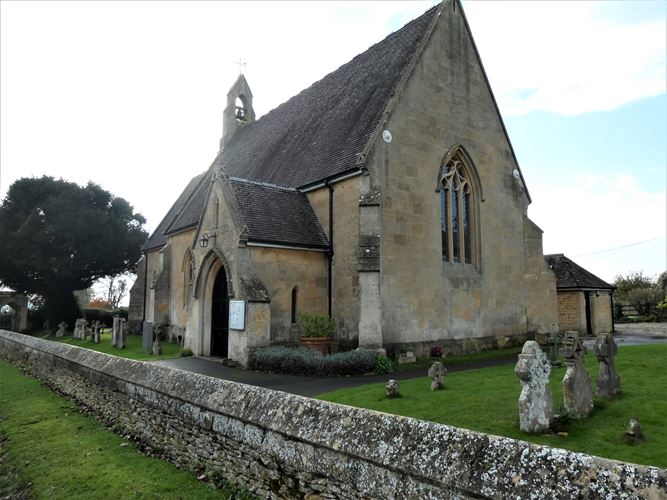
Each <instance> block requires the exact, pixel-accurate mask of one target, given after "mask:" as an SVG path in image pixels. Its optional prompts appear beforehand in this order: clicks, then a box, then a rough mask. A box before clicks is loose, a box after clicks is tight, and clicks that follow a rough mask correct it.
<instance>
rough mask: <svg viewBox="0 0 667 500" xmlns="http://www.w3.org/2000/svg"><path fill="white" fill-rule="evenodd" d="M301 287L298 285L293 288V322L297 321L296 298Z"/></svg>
mask: <svg viewBox="0 0 667 500" xmlns="http://www.w3.org/2000/svg"><path fill="white" fill-rule="evenodd" d="M298 293H299V289H298V288H297V287H294V288H292V324H294V323H296V313H297V311H296V300H297V295H298Z"/></svg>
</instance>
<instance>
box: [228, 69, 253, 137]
mask: <svg viewBox="0 0 667 500" xmlns="http://www.w3.org/2000/svg"><path fill="white" fill-rule="evenodd" d="M254 121H255V110H254V109H252V92H251V91H250V86H249V85H248V82H247V81H246V79H245V76H243V75H239V77H238V78H237V79H236V82H234V85H232V87H231V88H230V89H229V92H227V106H226V107H225V110H224V111H223V112H222V139H220V148H222V147H223V146H224V145H225V144H227V143H228V142H229V140H230V139H231V138H232V136H233V135H234V133H235V132H236V131H237V130H238V129H240V128H241V127H243V126H245V125H247V124H249V123H252V122H254Z"/></svg>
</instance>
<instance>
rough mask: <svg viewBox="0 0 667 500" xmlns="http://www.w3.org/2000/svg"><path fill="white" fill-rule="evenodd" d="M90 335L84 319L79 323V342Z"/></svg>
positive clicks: (86, 321)
mask: <svg viewBox="0 0 667 500" xmlns="http://www.w3.org/2000/svg"><path fill="white" fill-rule="evenodd" d="M89 334H90V328H89V327H88V320H86V319H84V320H82V321H81V340H86V339H87V338H88V335H89Z"/></svg>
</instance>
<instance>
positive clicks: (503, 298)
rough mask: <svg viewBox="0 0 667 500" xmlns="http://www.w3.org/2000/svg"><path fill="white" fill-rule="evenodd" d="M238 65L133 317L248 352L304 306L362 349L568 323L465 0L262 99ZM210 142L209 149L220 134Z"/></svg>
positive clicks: (290, 335) (238, 353) (136, 292)
mask: <svg viewBox="0 0 667 500" xmlns="http://www.w3.org/2000/svg"><path fill="white" fill-rule="evenodd" d="M252 99H253V96H252V92H251V91H250V87H249V85H248V82H247V81H246V79H245V77H243V76H242V75H241V76H240V77H239V78H238V80H237V81H236V83H235V84H234V85H233V86H232V88H231V89H230V91H229V92H228V94H227V107H226V108H225V110H224V111H223V135H222V139H221V141H220V148H219V150H216V152H217V153H218V154H217V156H216V157H215V159H214V161H213V163H212V164H211V166H210V167H209V169H208V170H207V171H206V172H204V173H202V174H201V175H198V176H196V177H194V178H193V179H192V181H191V182H190V184H189V185H188V186H187V187H186V188H185V190H184V191H183V193H182V194H181V196H180V197H179V198H178V200H176V202H175V204H174V205H173V207H172V208H171V210H170V211H169V212H168V214H167V215H166V216H165V218H164V220H163V221H162V222H161V223H160V224H159V226H158V228H157V229H156V231H155V232H154V233H153V235H152V236H151V237H150V238H149V240H148V242H147V243H146V245H145V246H144V254H145V256H144V258H143V261H142V262H141V263H140V265H139V269H138V273H137V274H138V276H137V281H136V283H135V285H134V287H133V288H132V292H131V299H130V318H129V319H130V324H131V325H134V327H135V328H137V329H140V328H141V323H142V321H147V322H152V323H154V324H157V323H162V324H165V325H167V328H168V331H169V333H170V334H171V335H176V336H180V337H182V338H183V339H184V343H185V345H186V346H187V347H189V348H191V349H192V351H193V352H194V353H195V354H197V355H217V356H221V357H229V358H232V359H234V360H236V361H239V362H240V363H242V364H244V363H245V362H246V360H247V357H248V354H249V352H250V351H251V350H252V349H253V348H256V347H258V346H264V345H270V344H281V343H282V344H285V343H294V342H298V340H299V330H298V328H297V327H296V325H295V318H296V316H297V314H298V312H300V311H308V312H311V313H316V314H328V315H330V316H331V317H333V318H334V319H335V321H336V324H337V331H336V333H335V339H336V340H338V341H341V342H342V341H348V342H355V341H358V343H359V345H360V346H362V347H366V348H382V347H385V348H386V347H388V346H390V345H394V346H395V345H399V344H400V345H409V346H410V347H412V348H414V349H415V350H416V351H417V353H421V352H424V351H426V352H428V351H427V350H428V349H429V345H434V344H441V345H445V344H456V345H460V346H463V347H462V348H463V349H464V350H475V349H479V348H489V347H493V346H495V345H496V341H497V339H500V338H502V339H505V338H506V337H514V338H515V339H516V341H517V342H519V341H521V340H525V339H526V338H528V337H529V336H530V335H532V334H535V333H549V332H552V331H557V330H558V325H557V310H556V309H557V308H556V280H555V278H554V275H553V273H552V272H551V271H550V270H549V268H548V266H547V265H546V263H545V261H544V257H543V255H542V231H541V230H540V228H539V227H537V226H536V225H535V224H534V223H533V222H532V221H531V220H530V219H529V218H528V215H527V208H528V205H529V204H530V202H531V198H530V195H529V194H528V189H527V187H526V184H525V182H524V178H523V175H522V174H521V170H520V168H519V165H518V163H517V160H516V157H515V155H514V151H513V149H512V145H511V143H510V141H509V137H508V136H507V131H506V129H505V126H504V125H503V122H502V119H501V116H500V113H499V110H498V107H497V105H496V101H495V99H494V97H493V94H492V92H491V87H490V85H489V82H488V80H487V77H486V73H485V72H484V69H483V67H482V63H481V61H480V58H479V54H478V52H477V49H476V47H475V43H474V41H473V38H472V35H471V33H470V29H469V26H468V23H467V21H466V19H465V15H464V13H463V10H462V8H461V4H460V2H458V1H457V0H446V1H444V2H443V3H441V4H440V5H438V6H436V7H433V8H432V9H430V10H428V11H427V12H426V13H425V14H423V15H422V16H420V17H419V18H417V19H415V20H413V21H411V22H410V23H408V24H407V25H406V26H404V27H403V28H401V29H400V30H398V31H396V32H395V33H392V34H391V35H389V36H388V37H387V38H385V39H384V40H382V41H381V42H379V43H377V44H375V45H373V46H372V47H370V48H369V49H368V50H367V51H365V52H363V53H362V54H360V55H358V56H356V57H355V58H354V59H352V60H351V61H350V62H348V63H347V64H344V65H343V66H341V67H340V68H338V69H337V70H335V71H333V72H332V73H330V74H328V75H327V76H325V77H324V78H322V79H321V80H319V81H318V82H316V83H314V84H313V85H311V86H310V87H309V88H307V89H305V90H304V91H302V92H301V93H299V94H298V95H296V96H294V97H292V98H291V99H289V100H288V101H286V102H285V103H283V104H281V105H280V106H278V107H277V108H275V109H274V110H272V111H270V112H268V113H267V114H266V115H264V116H262V117H260V118H259V119H255V111H254V109H253V105H252ZM212 149H213V148H212Z"/></svg>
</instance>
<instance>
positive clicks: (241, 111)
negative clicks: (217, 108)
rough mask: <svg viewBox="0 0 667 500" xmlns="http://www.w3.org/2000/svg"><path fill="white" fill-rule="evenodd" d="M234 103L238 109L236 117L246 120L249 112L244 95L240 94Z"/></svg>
mask: <svg viewBox="0 0 667 500" xmlns="http://www.w3.org/2000/svg"><path fill="white" fill-rule="evenodd" d="M234 104H235V106H236V111H235V116H236V119H237V120H238V121H240V122H244V121H246V114H247V112H246V105H245V102H244V98H243V96H242V95H240V96H238V97H237V98H236V100H235V103H234Z"/></svg>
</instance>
